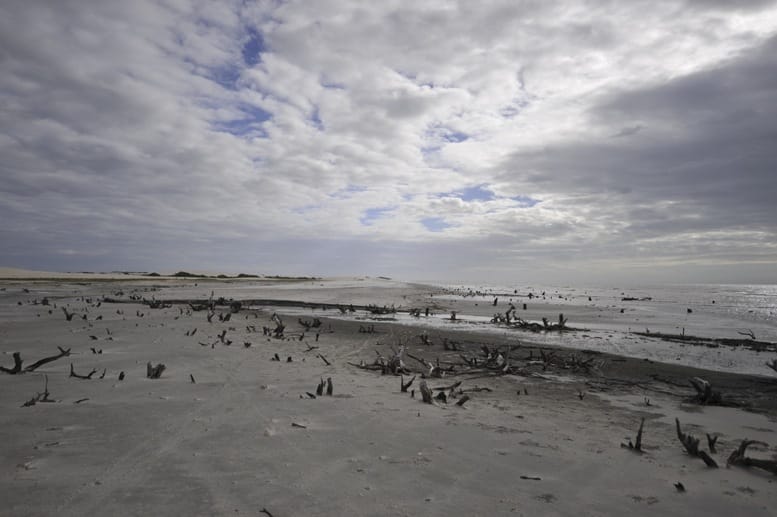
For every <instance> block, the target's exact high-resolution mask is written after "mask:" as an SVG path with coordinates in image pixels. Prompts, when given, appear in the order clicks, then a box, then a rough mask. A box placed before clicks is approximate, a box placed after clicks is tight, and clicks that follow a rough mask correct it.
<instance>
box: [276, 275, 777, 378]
mask: <svg viewBox="0 0 777 517" xmlns="http://www.w3.org/2000/svg"><path fill="white" fill-rule="evenodd" d="M433 287H434V288H435V289H434V290H435V294H434V296H433V298H432V299H433V300H435V301H436V303H437V304H438V305H439V306H444V307H447V308H448V309H453V310H455V311H456V320H455V321H452V320H451V317H450V316H451V314H450V310H445V311H443V310H438V311H434V310H432V313H431V315H430V316H428V317H426V316H424V315H422V316H421V317H413V316H410V315H409V314H407V313H403V312H399V313H397V314H394V315H392V318H393V321H394V322H395V323H397V324H408V325H421V326H427V327H429V328H430V330H431V329H435V328H447V329H456V330H462V331H468V330H469V331H479V332H492V333H498V334H500V335H505V336H508V337H510V338H514V339H515V340H516V341H517V342H532V343H540V344H543V345H550V346H554V345H555V346H564V347H569V348H576V349H581V350H596V351H601V352H608V353H614V354H618V355H623V356H629V357H637V358H644V359H650V360H653V361H659V362H664V363H675V364H682V365H687V366H695V367H699V368H704V369H710V370H719V371H728V372H732V373H733V372H736V373H748V374H755V375H763V376H767V377H769V376H775V377H777V372H774V371H773V370H771V369H770V368H768V367H767V366H766V364H765V363H766V362H767V361H772V360H773V359H777V353H776V352H772V351H760V352H759V351H754V350H750V349H748V348H746V347H731V346H725V345H720V346H717V347H709V346H704V345H698V344H690V343H678V342H670V341H665V340H662V339H659V338H656V337H646V336H641V335H637V334H635V333H636V332H643V333H644V332H650V333H662V334H678V335H683V334H685V335H686V336H699V337H705V338H735V339H745V340H749V339H750V338H749V337H748V336H746V335H745V334H749V333H752V334H753V335H754V336H755V337H756V339H757V340H758V341H766V342H771V343H777V285H710V284H693V285H690V284H689V285H665V286H643V287H629V288H623V287H588V288H582V287H569V286H567V287H552V286H542V285H509V286H508V285H502V286H498V285H458V284H437V285H434V286H433ZM529 294H531V296H529ZM495 299H496V300H497V305H496V306H494V305H493V302H494V300H495ZM524 303H525V304H526V310H524V309H523V306H524V305H523V304H524ZM510 304H512V305H514V306H515V307H516V311H515V314H517V315H518V316H519V317H521V318H522V319H524V320H526V321H536V322H540V321H541V319H542V318H543V317H547V318H548V319H549V320H550V321H551V322H555V321H557V319H558V314H560V313H563V314H564V317H565V318H567V325H568V326H569V327H573V328H576V329H579V330H576V331H573V332H563V333H559V332H539V333H534V332H528V331H525V330H519V329H514V328H508V327H506V326H504V325H496V324H494V323H492V322H491V320H492V318H493V315H494V314H495V313H504V311H506V310H507V309H508V308H509V306H510ZM400 306H401V304H397V307H400ZM284 310H288V309H287V308H284ZM314 312H317V313H318V314H321V313H322V312H321V310H320V309H319V310H310V309H299V313H300V314H312V313H314ZM326 312H327V313H328V314H326V315H327V316H329V317H333V318H343V319H363V320H365V321H370V319H371V318H372V316H371V315H368V314H364V313H361V314H360V313H358V312H357V313H356V314H340V313H339V311H337V310H330V311H326ZM422 314H423V313H422ZM381 318H384V320H385V317H383V316H382V317H381Z"/></svg>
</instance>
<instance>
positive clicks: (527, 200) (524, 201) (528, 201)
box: [510, 196, 541, 208]
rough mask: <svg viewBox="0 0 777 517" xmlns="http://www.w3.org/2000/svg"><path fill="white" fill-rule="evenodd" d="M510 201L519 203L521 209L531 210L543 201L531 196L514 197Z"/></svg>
mask: <svg viewBox="0 0 777 517" xmlns="http://www.w3.org/2000/svg"><path fill="white" fill-rule="evenodd" d="M510 199H512V200H513V201H515V202H516V203H518V206H520V207H521V208H531V207H533V206H534V205H536V204H537V203H540V202H541V200H539V199H534V198H532V197H529V196H513V197H511V198H510Z"/></svg>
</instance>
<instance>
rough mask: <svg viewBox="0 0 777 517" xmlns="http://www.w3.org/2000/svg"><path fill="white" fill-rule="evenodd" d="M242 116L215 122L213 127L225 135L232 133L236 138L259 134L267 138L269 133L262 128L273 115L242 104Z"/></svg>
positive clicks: (258, 108)
mask: <svg viewBox="0 0 777 517" xmlns="http://www.w3.org/2000/svg"><path fill="white" fill-rule="evenodd" d="M240 113H241V115H242V116H240V117H238V118H235V119H232V120H226V121H218V122H214V123H213V126H214V127H215V128H216V129H217V130H218V131H222V132H225V133H231V134H233V135H236V136H245V135H248V134H256V133H259V134H260V135H261V136H263V137H266V136H267V133H266V132H265V130H264V128H262V123H263V122H266V121H268V120H270V119H271V118H272V115H271V114H270V113H269V112H267V111H265V110H263V109H262V108H260V107H258V106H252V105H250V104H242V105H241V106H240Z"/></svg>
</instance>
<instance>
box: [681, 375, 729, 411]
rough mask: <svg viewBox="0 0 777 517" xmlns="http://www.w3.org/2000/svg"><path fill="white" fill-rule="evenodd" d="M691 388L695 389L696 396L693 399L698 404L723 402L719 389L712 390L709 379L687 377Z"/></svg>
mask: <svg viewBox="0 0 777 517" xmlns="http://www.w3.org/2000/svg"><path fill="white" fill-rule="evenodd" d="M688 382H690V383H691V386H693V389H695V390H696V396H695V397H694V399H693V400H694V401H695V402H698V403H699V404H713V405H718V404H721V403H722V402H723V396H722V395H721V394H720V392H719V391H713V390H712V384H710V383H709V381H707V380H705V379H702V378H701V377H692V378H690V379H688Z"/></svg>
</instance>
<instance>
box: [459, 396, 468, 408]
mask: <svg viewBox="0 0 777 517" xmlns="http://www.w3.org/2000/svg"><path fill="white" fill-rule="evenodd" d="M468 400H469V395H464V396H463V397H461V398H460V399H459V400H458V402H456V405H457V406H461V407H464V403H466V402H467V401H468Z"/></svg>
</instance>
